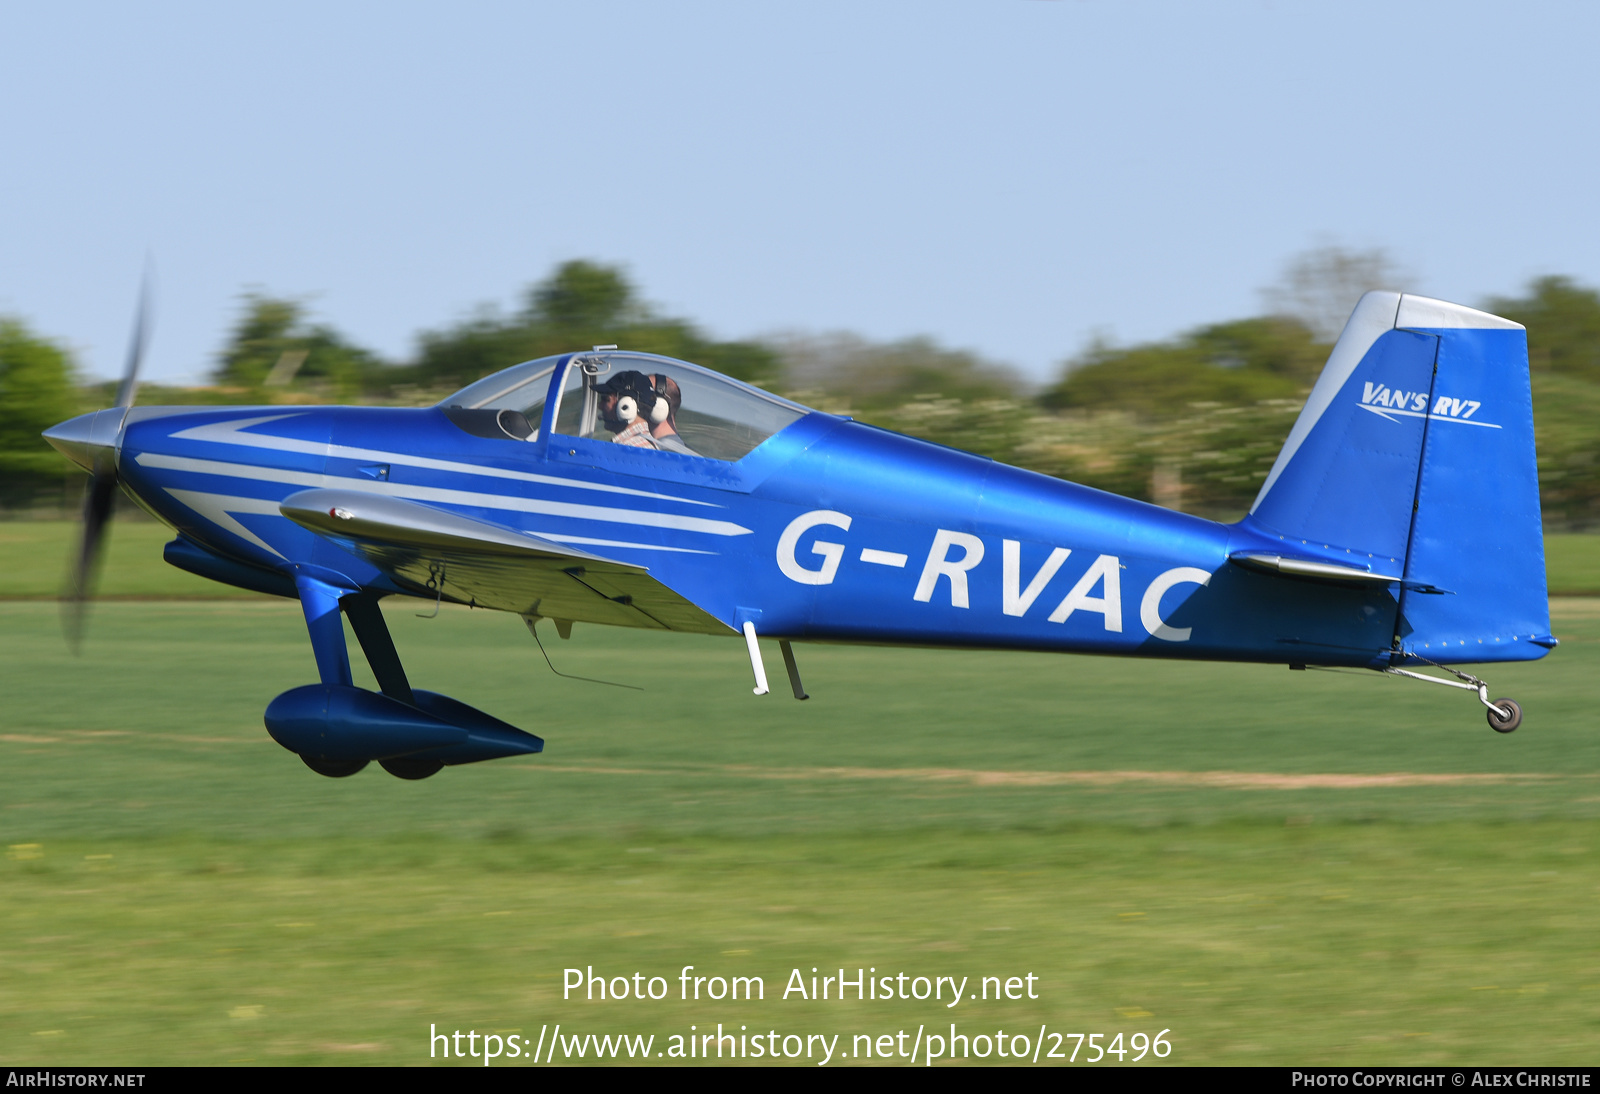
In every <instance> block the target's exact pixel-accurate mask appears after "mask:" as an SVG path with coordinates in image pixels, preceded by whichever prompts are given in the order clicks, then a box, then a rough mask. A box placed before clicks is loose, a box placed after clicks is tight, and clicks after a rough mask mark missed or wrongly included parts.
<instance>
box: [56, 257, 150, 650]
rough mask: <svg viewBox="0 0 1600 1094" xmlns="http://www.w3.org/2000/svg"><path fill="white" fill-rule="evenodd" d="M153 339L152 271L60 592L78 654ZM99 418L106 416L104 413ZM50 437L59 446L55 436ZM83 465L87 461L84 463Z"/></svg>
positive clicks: (69, 635)
mask: <svg viewBox="0 0 1600 1094" xmlns="http://www.w3.org/2000/svg"><path fill="white" fill-rule="evenodd" d="M149 338H150V273H149V271H148V270H146V272H145V276H144V280H143V283H142V284H141V285H140V287H139V307H138V311H137V312H136V313H135V315H134V318H133V337H132V338H131V339H130V340H129V342H128V358H127V362H126V364H124V365H123V368H122V382H121V383H120V384H119V385H118V386H117V401H116V405H115V406H113V407H112V410H113V411H116V412H117V413H116V414H115V415H114V417H115V423H114V425H115V431H114V432H113V433H112V434H111V437H112V441H113V443H111V444H109V445H96V446H94V448H93V450H92V451H93V456H92V463H89V464H87V466H88V470H89V484H88V486H86V487H85V488H84V492H83V537H82V539H80V540H79V542H78V555H77V558H75V559H74V560H73V564H72V570H71V572H70V573H69V574H68V578H67V580H68V585H67V587H66V588H65V589H64V590H63V591H62V594H61V622H62V626H63V627H64V629H65V630H66V632H67V642H68V644H69V645H71V647H72V651H73V652H74V653H77V652H78V650H79V647H80V645H81V643H82V640H83V626H84V617H85V614H86V612H87V609H88V601H89V595H90V593H91V592H93V588H92V587H93V585H94V583H95V578H96V576H97V575H98V573H99V570H100V560H101V556H102V554H103V553H104V550H105V539H106V522H107V521H108V520H110V518H111V505H112V501H113V500H114V499H115V496H116V492H117V446H116V444H115V438H116V436H117V435H118V434H119V433H120V432H121V427H122V422H123V419H125V418H126V417H127V413H128V408H129V407H131V406H132V405H133V398H134V395H135V394H136V393H137V391H138V389H139V366H140V365H141V364H142V363H143V361H144V351H145V346H146V345H147V344H148V342H149ZM101 414H106V412H104V411H102V412H101ZM96 417H99V416H98V415H97V416H96ZM75 420H81V419H75ZM70 424H71V423H63V425H70ZM102 428H104V427H103V426H102ZM57 429H58V430H59V429H60V427H57ZM51 432H52V433H54V432H57V430H52V431H51ZM97 432H98V431H97ZM101 435H102V436H104V434H101ZM47 437H48V435H47ZM48 439H50V440H51V442H52V443H55V438H48ZM58 447H59V446H58ZM79 462H84V461H82V460H81V459H80V461H79Z"/></svg>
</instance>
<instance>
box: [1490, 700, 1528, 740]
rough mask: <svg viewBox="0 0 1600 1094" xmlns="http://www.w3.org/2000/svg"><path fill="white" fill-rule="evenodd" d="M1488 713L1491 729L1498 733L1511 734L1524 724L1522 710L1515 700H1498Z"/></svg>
mask: <svg viewBox="0 0 1600 1094" xmlns="http://www.w3.org/2000/svg"><path fill="white" fill-rule="evenodd" d="M1488 713H1489V728H1490V729H1492V730H1494V731H1495V732H1496V733H1510V732H1511V731H1512V730H1514V729H1516V728H1517V727H1518V726H1520V725H1521V724H1522V708H1521V707H1520V706H1518V705H1517V702H1516V700H1515V699H1496V700H1495V701H1494V703H1493V704H1492V705H1491V706H1490V707H1489V712H1488Z"/></svg>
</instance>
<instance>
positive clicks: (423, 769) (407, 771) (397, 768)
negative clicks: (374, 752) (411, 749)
mask: <svg viewBox="0 0 1600 1094" xmlns="http://www.w3.org/2000/svg"><path fill="white" fill-rule="evenodd" d="M378 763H379V764H380V765H381V766H382V767H383V769H384V770H385V771H387V772H388V773H389V774H391V775H393V776H394V777H395V778H397V779H426V778H427V777H428V776H429V775H437V774H438V773H439V769H440V768H441V767H443V766H444V764H442V763H440V762H439V761H438V760H413V759H409V758H408V757H405V756H398V757H396V758H395V759H392V760H379V761H378Z"/></svg>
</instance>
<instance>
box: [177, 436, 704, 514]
mask: <svg viewBox="0 0 1600 1094" xmlns="http://www.w3.org/2000/svg"><path fill="white" fill-rule="evenodd" d="M298 416H299V415H298V414H268V415H264V416H263V417H260V418H236V419H234V420H233V421H231V422H212V423H211V424H210V425H197V426H195V427H194V428H192V429H184V430H180V431H179V432H177V433H174V434H172V437H173V439H174V440H180V441H210V442H212V443H213V444H237V445H243V446H245V447H246V448H266V449H271V450H272V451H274V452H299V453H301V454H303V455H307V456H327V457H329V458H332V459H341V460H367V461H370V462H372V463H391V464H394V463H397V464H400V465H401V466H402V467H424V468H427V469H428V470H430V471H453V472H455V473H457V474H460V475H482V476H484V477H485V478H491V479H513V480H515V481H517V482H537V483H541V484H543V485H545V486H565V487H568V488H570V489H573V490H595V491H599V492H601V493H606V494H628V495H631V496H633V497H636V498H655V499H657V500H659V501H676V502H682V503H683V504H684V505H704V506H708V507H710V508H712V509H721V508H722V506H720V505H717V504H716V503H715V502H709V501H695V500H693V499H691V498H679V497H674V496H673V495H671V494H654V493H651V492H650V491H649V490H631V489H629V488H628V487H626V486H607V485H605V484H604V483H597V482H583V481H582V480H580V479H563V478H560V477H557V476H555V475H536V474H534V473H533V472H531V471H507V470H505V469H504V468H500V467H484V466H483V465H481V464H476V463H461V462H459V461H456V460H436V459H433V458H432V457H429V456H412V455H408V454H407V453H404V452H383V451H381V450H379V449H376V448H352V447H350V446H349V445H343V444H329V443H327V442H326V441H302V440H299V439H297V438H294V437H274V436H272V435H271V434H268V433H245V432H243V431H244V430H245V429H248V428H249V427H250V426H253V425H262V424H263V423H266V422H276V421H281V420H283V419H284V418H295V417H298Z"/></svg>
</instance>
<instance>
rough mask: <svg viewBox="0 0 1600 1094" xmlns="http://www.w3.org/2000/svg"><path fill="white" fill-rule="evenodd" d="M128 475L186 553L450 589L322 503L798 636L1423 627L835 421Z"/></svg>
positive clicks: (1260, 640)
mask: <svg viewBox="0 0 1600 1094" xmlns="http://www.w3.org/2000/svg"><path fill="white" fill-rule="evenodd" d="M118 467H119V470H120V473H121V476H122V482H123V485H124V487H125V488H126V489H127V490H129V491H130V492H131V493H133V494H134V495H136V496H137V498H138V499H139V501H140V503H141V504H142V505H143V506H145V507H146V508H147V509H149V510H150V511H151V512H152V513H154V514H155V515H157V516H158V517H159V518H160V519H162V520H164V521H166V522H167V523H168V524H170V525H172V526H173V527H174V528H176V529H177V530H178V531H179V532H180V533H181V534H182V535H183V536H184V537H186V538H187V539H189V540H191V541H193V542H194V543H195V544H198V545H200V546H201V547H203V548H204V549H206V550H208V551H210V552H214V553H215V554H217V555H219V556H222V557H224V558H228V559H234V560H238V561H239V562H242V563H244V564H246V565H248V566H251V567H255V568H258V569H260V570H262V571H275V572H280V573H290V572H292V571H293V570H294V568H295V567H302V566H303V567H315V568H318V569H320V570H322V571H331V572H335V573H339V574H342V575H344V576H345V577H347V578H348V579H349V580H350V581H351V582H353V583H355V584H357V585H360V586H362V587H366V588H373V589H375V590H378V591H386V592H398V593H407V594H411V595H430V594H428V593H427V592H426V590H424V589H420V588H418V587H416V585H415V584H412V583H397V582H395V581H394V580H393V579H392V578H391V577H389V576H386V575H385V574H383V573H382V572H380V571H379V570H377V569H375V568H374V567H373V566H372V565H371V564H369V563H368V562H367V561H365V560H364V559H362V558H361V557H358V556H357V555H355V554H353V553H351V552H349V551H346V550H344V549H342V548H340V547H339V546H337V545H335V544H334V543H331V542H329V541H328V540H327V539H325V538H323V537H321V536H319V535H317V534H315V533H313V532H311V531H308V530H307V529H305V528H303V527H301V526H299V525H298V524H295V523H294V522H292V521H290V520H288V519H286V518H285V517H284V516H283V515H282V514H281V513H280V512H279V509H278V506H279V503H280V502H281V501H283V499H285V498H286V497H288V496H290V495H292V494H295V493H297V492H300V491H303V490H306V489H311V488H339V489H346V490H355V491H362V492H368V493H373V494H382V495H386V496H390V497H397V498H403V499H407V500H410V501H414V502H418V503H421V504H425V505H429V506H434V507H437V508H440V509H444V510H447V511H450V512H454V513H459V514H462V515H465V516H470V517H472V518H475V519H478V520H481V521H484V522H486V523H490V524H494V525H497V526H501V527H505V528H509V529H514V530H516V531H518V532H522V533H526V534H530V535H534V536H538V537H540V538H542V539H545V540H550V541H555V542H559V543H565V544H570V545H572V546H574V547H578V548H581V549H583V550H585V551H589V552H592V553H594V554H597V555H602V556H605V557H607V558H611V559H615V560H618V561H623V562H628V563H633V564H637V565H641V566H645V567H647V568H648V569H649V572H650V574H651V575H652V576H653V577H654V578H656V579H657V580H659V581H660V582H662V583H663V584H665V585H667V586H669V587H670V588H671V589H673V590H674V591H676V592H677V593H679V594H680V595H682V596H683V597H685V598H687V599H688V600H690V601H692V602H693V603H694V604H696V605H698V606H699V607H700V608H701V609H703V610H704V611H705V612H706V613H708V614H709V615H710V616H712V617H714V618H715V619H716V620H718V621H720V622H721V623H722V624H725V625H726V626H727V627H728V628H730V629H731V630H735V631H736V630H739V629H740V628H742V627H743V625H744V623H745V622H747V621H749V622H753V623H754V624H755V627H756V629H757V630H758V631H759V632H760V633H761V634H762V635H767V636H773V637H786V638H794V639H812V640H834V641H854V642H871V643H892V644H915V645H930V646H935V645H937V646H961V647H1004V648H1017V649H1038V650H1061V651H1077V652H1094V653H1115V654H1134V655H1151V656H1168V657H1187V658H1207V659H1222V660H1251V661H1265V662H1277V663H1296V662H1311V663H1321V664H1350V665H1372V666H1377V665H1381V664H1387V663H1389V651H1390V649H1391V647H1392V645H1393V636H1394V634H1395V629H1396V628H1395V624H1396V618H1397V613H1398V610H1399V609H1398V603H1397V600H1396V592H1395V590H1394V589H1393V588H1384V587H1382V586H1378V587H1372V586H1368V587H1363V588H1350V587H1343V586H1336V585H1330V584H1320V583H1315V582H1309V581H1296V580H1290V579H1286V578H1283V577H1279V576H1270V575H1265V574H1259V573H1255V572H1251V571H1249V570H1246V569H1243V568H1241V567H1239V566H1237V565H1234V564H1231V563H1230V562H1229V561H1228V559H1229V555H1230V554H1232V553H1236V552H1239V551H1241V550H1251V549H1259V550H1271V549H1281V548H1283V546H1284V544H1283V543H1282V542H1281V538H1282V537H1279V536H1275V535H1273V534H1272V533H1270V532H1267V531H1264V530H1261V529H1258V528H1255V527H1252V525H1251V524H1250V522H1249V521H1245V522H1242V523H1240V524H1234V525H1224V524H1219V523H1215V522H1212V521H1208V520H1203V519H1200V518H1197V517H1193V516H1188V515H1185V514H1182V513H1176V512H1172V511H1169V510H1165V509H1162V508H1159V507H1156V506H1152V505H1147V504H1144V503H1141V502H1138V501H1133V500H1130V499H1127V498H1121V497H1117V496H1114V495H1110V494H1106V493H1103V492H1100V491H1097V490H1092V489H1089V488H1086V487H1082V486H1078V485H1075V484H1073V483H1069V482H1063V481H1061V480H1057V479H1052V478H1049V477H1047V476H1043V475H1039V474H1035V473H1032V472H1028V471H1023V470H1019V469H1016V468H1012V467H1008V466H1005V465H1003V464H999V463H996V462H994V461H992V460H988V459H985V458H982V457H978V456H974V455H971V454H969V453H965V452H959V451H955V450H952V449H948V448H944V447H941V446H938V445H933V444H929V443H926V442H922V441H918V440H915V439H912V438H908V437H904V436H900V435H898V434H894V433H890V432H887V431H884V430H880V429H876V428H873V427H870V426H866V425H863V424H861V423H857V422H853V421H850V420H848V419H843V418H839V417H835V416H833V415H828V414H822V413H811V414H808V415H805V416H803V417H800V418H799V419H798V420H796V421H794V422H793V423H792V424H790V425H788V426H787V427H786V428H783V429H782V430H781V431H779V432H777V433H776V434H774V435H773V436H771V437H769V438H768V439H767V440H765V441H764V442H763V443H761V444H759V445H758V446H757V447H756V448H755V449H754V450H753V451H751V452H749V453H748V454H747V455H745V456H743V457H742V458H741V459H738V460H732V461H723V460H714V459H705V458H701V457H697V456H688V455H680V454H678V453H674V452H667V451H653V450H640V449H635V448H628V447H625V446H622V445H617V444H612V443H608V442H607V441H605V440H598V439H593V438H585V437H576V436H564V435H562V434H560V433H558V432H555V431H553V430H550V429H548V428H547V429H545V430H542V431H541V434H540V436H538V437H537V438H536V439H534V440H519V439H515V438H512V437H496V436H477V435H473V434H472V433H469V432H467V431H466V430H464V429H462V428H461V427H460V426H458V424H457V423H456V422H455V421H453V420H452V419H451V418H450V417H449V416H448V415H447V414H446V413H445V412H444V411H443V410H441V409H440V408H422V409H392V408H350V407H306V408H300V407H292V408H291V407H282V406H268V407H233V408H226V409H213V408H207V409H195V408H160V407H152V408H140V409H136V410H134V411H132V412H130V414H129V415H128V418H127V421H126V423H125V424H124V425H123V428H122V430H121V435H120V447H119V451H118ZM1294 548H1295V552H1296V553H1297V554H1300V555H1304V556H1309V557H1329V558H1330V559H1331V558H1335V557H1336V556H1338V555H1340V554H1349V552H1338V551H1336V550H1334V549H1333V548H1327V547H1324V545H1321V544H1295V545H1294ZM1340 561H1346V560H1343V559H1340ZM1349 561H1351V562H1352V563H1353V562H1355V561H1359V562H1360V563H1361V564H1369V563H1370V562H1371V561H1372V560H1367V559H1361V560H1349ZM1380 561H1385V560H1380ZM479 606H482V607H491V608H499V609H502V610H508V611H519V612H528V611H530V610H532V609H531V606H529V605H524V604H520V603H516V602H505V603H495V602H492V601H490V600H485V601H483V602H480V603H479ZM1476 659H1478V660H1482V659H1484V658H1483V657H1482V656H1481V654H1480V655H1479V656H1478V657H1477V658H1476Z"/></svg>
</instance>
